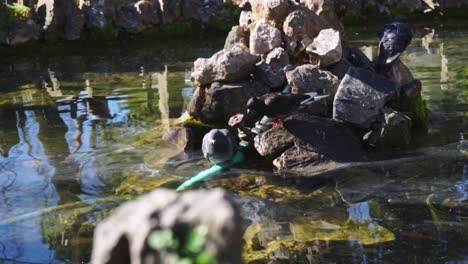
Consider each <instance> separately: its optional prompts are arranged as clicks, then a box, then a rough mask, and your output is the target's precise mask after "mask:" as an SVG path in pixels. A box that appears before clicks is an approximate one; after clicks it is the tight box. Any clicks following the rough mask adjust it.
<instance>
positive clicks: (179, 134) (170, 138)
mask: <svg viewBox="0 0 468 264" xmlns="http://www.w3.org/2000/svg"><path fill="white" fill-rule="evenodd" d="M163 140H164V142H165V143H166V144H168V145H170V146H173V147H176V148H177V149H179V150H181V151H185V152H189V151H192V150H194V149H195V148H194V147H195V145H197V146H199V145H200V142H201V139H198V140H197V139H196V138H195V136H194V133H193V132H192V130H191V129H190V128H187V127H181V128H177V129H174V130H171V131H169V132H168V133H166V134H165V135H163ZM197 143H198V144H197Z"/></svg>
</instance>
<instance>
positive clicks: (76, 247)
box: [0, 29, 468, 263]
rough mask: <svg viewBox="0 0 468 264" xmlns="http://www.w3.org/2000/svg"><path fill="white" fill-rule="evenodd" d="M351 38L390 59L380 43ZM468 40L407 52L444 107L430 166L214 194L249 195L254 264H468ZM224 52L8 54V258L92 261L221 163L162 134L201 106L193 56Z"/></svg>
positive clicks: (244, 200)
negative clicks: (140, 203) (143, 207)
mask: <svg viewBox="0 0 468 264" xmlns="http://www.w3.org/2000/svg"><path fill="white" fill-rule="evenodd" d="M351 38H352V39H354V43H355V45H356V46H358V47H360V48H361V49H362V50H363V51H364V52H365V53H366V54H368V55H369V56H372V55H375V54H376V46H375V45H376V41H377V40H376V38H375V37H374V36H373V35H362V34H360V35H352V36H351ZM467 41H468V31H466V30H465V31H457V30H448V29H424V30H421V31H420V32H417V34H416V37H415V38H414V40H413V43H412V45H411V47H410V48H409V49H408V52H407V53H405V55H404V56H403V61H404V62H405V63H406V64H407V65H408V66H409V68H410V69H411V70H412V71H413V74H414V75H415V77H416V78H419V79H421V81H422V83H423V86H424V90H423V95H424V99H426V101H427V106H428V108H429V109H430V110H431V111H432V114H431V123H430V126H429V133H428V135H427V136H425V137H422V138H421V139H420V140H419V141H420V142H419V145H420V148H426V147H434V148H432V149H429V150H426V153H427V155H426V156H425V157H424V158H421V159H416V160H401V161H395V162H392V163H389V164H388V165H385V164H383V165H379V166H377V167H376V166H373V167H369V168H366V167H359V168H355V169H349V170H346V171H344V172H340V173H338V174H337V175H335V177H334V178H333V179H332V180H329V181H326V182H321V183H317V182H312V181H309V180H307V179H304V178H302V179H291V178H288V179H284V178H281V177H279V176H277V175H275V174H274V173H272V172H271V171H269V170H260V171H255V170H251V169H249V170H247V169H236V170H233V171H231V172H229V173H228V174H227V175H224V177H222V178H221V179H218V180H213V181H211V182H209V183H207V184H204V186H202V187H210V188H211V187H216V186H221V187H224V188H226V189H228V190H230V191H232V192H233V193H234V194H236V197H237V199H238V202H239V204H240V206H241V209H242V217H243V220H244V221H243V223H244V227H245V230H246V232H245V235H244V237H245V240H246V246H245V256H244V258H245V259H246V260H247V261H254V260H256V261H257V262H255V263H267V262H268V260H275V262H269V263H309V262H312V261H315V262H321V263H376V262H378V263H381V262H385V263H387V262H388V263H465V262H468V160H466V157H464V155H463V154H462V152H463V150H464V147H465V145H466V144H464V141H463V138H464V137H466V136H468V134H465V133H466V132H465V131H467V128H468V87H467V85H468V67H467V66H466V61H467V59H468V46H467V45H466V43H467ZM222 46H223V37H215V38H209V39H206V38H204V39H194V40H183V41H180V40H175V41H164V43H155V42H153V41H152V42H150V41H132V42H122V43H118V44H115V43H114V44H112V45H110V46H107V45H106V44H102V46H99V47H96V46H81V47H74V48H63V49H52V48H42V49H41V50H40V52H37V51H34V50H31V51H30V52H24V54H23V53H21V54H10V55H2V58H1V62H0V262H1V263H87V262H88V261H89V258H90V254H91V246H92V232H93V228H94V226H95V224H96V223H97V222H99V221H100V220H101V219H103V218H104V217H106V216H107V215H108V214H109V212H110V210H111V209H113V208H115V207H116V206H118V205H119V204H121V203H122V202H124V201H126V200H129V199H133V198H135V197H136V196H137V195H138V194H141V193H144V192H147V191H149V190H151V189H153V188H158V187H166V188H175V187H176V186H177V185H178V184H179V183H180V182H181V181H182V180H183V179H184V178H183V177H189V176H191V175H193V174H195V173H194V172H195V171H198V170H201V169H202V168H204V167H207V166H208V164H207V163H206V162H205V161H203V159H201V156H200V154H198V153H195V154H191V155H190V156H187V155H185V156H184V155H178V154H179V153H178V151H177V150H176V149H174V147H171V146H167V145H165V144H164V143H163V142H162V140H161V135H163V134H164V133H165V132H167V131H169V130H170V129H171V128H172V127H174V126H177V118H178V117H180V116H181V114H182V113H183V112H184V108H185V106H186V104H187V102H188V101H189V99H190V96H191V93H192V91H193V90H192V89H193V87H192V86H191V83H190V81H189V75H190V70H191V65H192V61H193V60H195V59H196V58H197V57H203V56H204V57H207V56H210V55H211V54H213V53H214V52H215V51H217V50H219V49H220V48H221V47H222ZM39 53H41V54H42V55H37V54H39ZM460 150H462V151H460ZM466 150H467V151H468V148H466ZM434 153H437V155H433V154H434ZM174 157H175V158H174ZM239 175H240V176H239ZM235 176H239V177H235Z"/></svg>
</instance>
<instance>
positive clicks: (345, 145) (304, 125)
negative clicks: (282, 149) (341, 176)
mask: <svg viewBox="0 0 468 264" xmlns="http://www.w3.org/2000/svg"><path fill="white" fill-rule="evenodd" d="M284 127H285V128H286V130H288V131H289V133H291V134H293V135H294V136H295V145H296V146H299V147H301V148H305V149H307V150H310V151H313V152H316V153H319V154H320V155H322V156H325V157H327V158H329V159H332V160H335V161H340V162H349V161H360V160H364V159H365V157H366V155H365V152H364V150H363V149H362V144H361V141H360V140H359V139H358V138H357V137H356V135H355V134H354V133H353V132H352V131H351V130H350V129H349V128H348V127H346V126H344V125H343V124H341V123H339V122H336V121H334V120H332V119H329V118H323V117H318V116H311V115H307V114H303V113H299V114H296V115H292V116H290V117H288V118H286V119H285V121H284Z"/></svg>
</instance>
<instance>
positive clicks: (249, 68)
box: [188, 0, 427, 176]
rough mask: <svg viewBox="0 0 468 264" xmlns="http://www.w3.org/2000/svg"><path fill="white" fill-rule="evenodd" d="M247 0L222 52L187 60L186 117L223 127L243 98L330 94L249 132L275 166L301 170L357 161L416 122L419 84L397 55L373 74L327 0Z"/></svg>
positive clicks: (400, 143) (405, 134)
mask: <svg viewBox="0 0 468 264" xmlns="http://www.w3.org/2000/svg"><path fill="white" fill-rule="evenodd" d="M244 2H245V1H244ZM248 2H249V3H247V4H246V3H244V4H246V6H249V5H250V7H251V8H250V10H244V11H242V13H241V16H240V21H239V25H238V26H235V27H233V28H232V30H231V32H229V34H228V37H227V39H226V44H225V47H224V49H223V50H221V51H219V52H218V53H216V54H215V55H213V56H212V57H211V58H208V59H204V58H200V59H198V60H196V61H195V64H194V72H193V73H192V81H193V82H194V84H195V85H196V86H198V88H197V90H196V92H195V93H194V96H193V98H192V101H191V102H190V104H189V106H188V112H189V114H190V115H191V116H193V117H195V118H197V119H199V120H202V121H204V122H208V123H217V124H220V123H221V124H226V123H227V122H228V120H229V117H231V116H232V115H234V114H237V113H245V112H246V103H247V101H248V99H249V98H251V97H253V96H260V95H263V94H266V93H268V92H271V91H282V90H284V88H285V87H286V88H288V86H289V88H290V90H291V92H292V93H308V92H318V93H324V94H329V95H330V97H329V100H324V101H323V102H322V101H320V103H315V104H312V105H311V106H307V107H304V108H302V109H300V110H299V113H296V114H294V115H292V116H290V117H288V118H287V119H286V120H285V122H284V125H283V126H280V127H274V128H273V129H271V130H269V131H266V132H264V133H263V134H260V135H258V136H257V137H256V138H255V148H256V149H257V151H258V152H259V153H260V155H262V156H264V157H266V158H269V159H271V160H273V164H274V165H275V166H276V167H277V168H278V169H279V170H280V171H284V172H294V173H300V174H304V175H309V176H310V175H315V174H318V173H321V172H323V171H326V170H327V169H328V168H329V167H330V166H336V165H338V164H339V163H343V162H350V161H357V160H365V159H367V158H366V156H368V155H367V154H368V153H367V151H366V149H369V147H371V148H374V149H382V148H385V149H389V148H391V149H393V148H404V147H406V146H408V145H409V144H410V143H411V135H412V131H413V129H414V128H416V127H424V125H425V122H426V115H427V114H426V108H425V105H424V102H423V100H422V98H421V84H420V82H419V81H417V80H414V78H413V76H412V75H411V72H410V71H409V69H408V68H407V67H406V66H405V65H404V64H403V63H402V62H401V61H399V60H397V61H396V62H395V63H394V64H393V66H392V68H391V69H390V70H389V71H388V72H385V73H380V74H379V73H376V71H375V69H374V63H373V62H372V61H371V60H370V59H369V58H368V57H366V55H364V54H363V53H362V52H361V51H360V50H358V49H355V48H351V47H350V46H349V45H348V44H347V42H346V41H345V40H344V39H343V36H344V30H343V26H342V24H341V23H340V20H339V16H338V15H337V13H338V12H339V10H337V9H336V8H337V6H336V5H335V4H334V2H333V1H323V0H301V1H288V0H265V1H260V0H250V1H248ZM245 9H247V8H245Z"/></svg>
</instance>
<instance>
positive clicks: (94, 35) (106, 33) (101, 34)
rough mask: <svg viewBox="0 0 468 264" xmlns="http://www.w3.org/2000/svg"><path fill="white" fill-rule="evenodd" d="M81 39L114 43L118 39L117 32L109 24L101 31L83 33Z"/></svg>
mask: <svg viewBox="0 0 468 264" xmlns="http://www.w3.org/2000/svg"><path fill="white" fill-rule="evenodd" d="M84 33H85V34H84V35H83V36H82V39H85V40H96V41H115V40H117V39H118V38H119V31H118V30H117V29H116V28H115V27H114V26H113V25H112V24H111V23H107V24H106V25H105V26H104V27H103V28H102V29H93V30H90V31H85V32H84Z"/></svg>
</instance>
